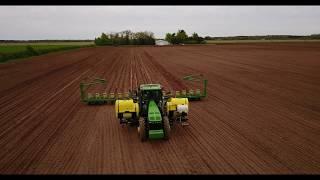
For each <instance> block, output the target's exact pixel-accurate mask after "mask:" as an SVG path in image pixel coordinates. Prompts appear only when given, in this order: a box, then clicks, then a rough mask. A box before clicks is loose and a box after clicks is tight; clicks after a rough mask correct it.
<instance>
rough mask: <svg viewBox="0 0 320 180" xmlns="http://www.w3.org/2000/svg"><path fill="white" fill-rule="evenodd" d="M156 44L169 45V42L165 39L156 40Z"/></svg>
mask: <svg viewBox="0 0 320 180" xmlns="http://www.w3.org/2000/svg"><path fill="white" fill-rule="evenodd" d="M156 45H157V46H166V45H170V43H169V42H168V41H165V40H156Z"/></svg>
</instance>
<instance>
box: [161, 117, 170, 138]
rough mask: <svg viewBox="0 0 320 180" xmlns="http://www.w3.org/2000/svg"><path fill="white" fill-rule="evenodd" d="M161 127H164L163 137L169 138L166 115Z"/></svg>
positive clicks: (168, 123) (168, 124) (168, 125)
mask: <svg viewBox="0 0 320 180" xmlns="http://www.w3.org/2000/svg"><path fill="white" fill-rule="evenodd" d="M163 129H164V139H166V140H167V139H169V137H170V130H171V129H170V122H169V118H168V116H164V117H163Z"/></svg>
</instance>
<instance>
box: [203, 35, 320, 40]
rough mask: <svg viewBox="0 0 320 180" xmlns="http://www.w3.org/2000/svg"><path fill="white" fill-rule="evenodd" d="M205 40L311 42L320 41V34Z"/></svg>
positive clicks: (208, 37)
mask: <svg viewBox="0 0 320 180" xmlns="http://www.w3.org/2000/svg"><path fill="white" fill-rule="evenodd" d="M204 39H205V40H311V39H320V34H311V35H306V36H297V35H266V36H229V37H210V36H206V37H205V38H204Z"/></svg>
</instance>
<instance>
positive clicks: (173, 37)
mask: <svg viewBox="0 0 320 180" xmlns="http://www.w3.org/2000/svg"><path fill="white" fill-rule="evenodd" d="M165 40H166V41H168V42H170V43H171V44H181V43H185V44H200V43H204V42H205V41H204V38H202V37H200V36H199V35H198V34H197V33H193V34H192V36H190V37H188V35H187V33H186V32H185V31H184V30H178V32H177V34H175V33H172V34H170V33H167V34H166V37H165Z"/></svg>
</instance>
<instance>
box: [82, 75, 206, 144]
mask: <svg viewBox="0 0 320 180" xmlns="http://www.w3.org/2000/svg"><path fill="white" fill-rule="evenodd" d="M200 77H202V76H198V75H190V76H186V77H184V79H185V80H189V81H200ZM203 82H204V90H203V93H202V92H201V91H200V89H196V91H195V92H194V91H193V90H192V89H190V90H189V91H186V90H182V93H180V91H175V92H176V93H175V94H171V92H170V93H168V94H166V92H165V91H164V90H163V88H162V87H161V85H160V84H141V85H140V86H139V87H138V89H137V90H130V92H128V93H125V95H123V94H122V93H118V96H115V95H114V93H110V95H108V93H103V95H100V94H99V93H96V95H95V96H92V95H91V94H88V95H86V93H85V90H86V89H87V87H89V86H90V85H92V84H96V83H102V84H103V83H105V81H103V80H101V79H96V80H95V81H93V82H92V83H81V85H80V89H81V97H82V98H81V99H82V101H83V102H86V103H87V104H105V103H108V102H111V103H115V114H116V117H117V118H118V119H119V122H120V124H131V125H133V126H137V129H138V134H139V138H140V140H141V141H145V140H147V139H169V137H170V129H171V127H172V126H173V125H174V123H175V122H178V123H181V125H182V126H186V125H189V124H188V111H189V100H190V101H191V100H201V99H202V98H204V97H206V86H207V80H205V79H204V80H203Z"/></svg>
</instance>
